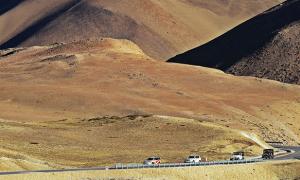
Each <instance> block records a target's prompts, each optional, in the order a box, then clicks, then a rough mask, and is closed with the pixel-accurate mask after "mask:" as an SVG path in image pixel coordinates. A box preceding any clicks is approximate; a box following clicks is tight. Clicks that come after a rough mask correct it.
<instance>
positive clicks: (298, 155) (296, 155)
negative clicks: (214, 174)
mask: <svg viewBox="0 0 300 180" xmlns="http://www.w3.org/2000/svg"><path fill="white" fill-rule="evenodd" d="M274 147H276V148H280V149H283V150H293V151H294V152H293V153H290V154H287V155H283V156H280V157H276V158H275V159H274V160H289V159H299V160H300V146H298V147H295V146H274ZM274 160H272V161H274ZM262 161H265V160H263V159H257V158H256V159H252V160H243V161H215V162H203V163H199V164H187V163H177V164H175V163H173V164H161V165H159V166H143V165H134V166H131V165H125V166H121V167H120V166H118V167H116V166H113V167H94V168H78V169H60V170H34V171H14V172H0V176H1V175H13V174H30V173H51V172H71V171H72V172H74V171H93V170H115V169H138V168H162V167H165V168H172V167H190V166H209V165H229V164H246V163H258V162H262Z"/></svg>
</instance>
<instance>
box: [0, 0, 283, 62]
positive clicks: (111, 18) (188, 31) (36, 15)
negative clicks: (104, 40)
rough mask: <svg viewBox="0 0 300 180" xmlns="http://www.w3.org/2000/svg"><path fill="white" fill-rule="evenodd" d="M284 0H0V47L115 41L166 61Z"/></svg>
mask: <svg viewBox="0 0 300 180" xmlns="http://www.w3.org/2000/svg"><path fill="white" fill-rule="evenodd" d="M281 1H282V0H251V1H249V0H239V1H236V0H225V1H224V0H222V1H221V0H210V1H207V0H163V1H161V0H131V1H130V3H129V2H128V1H119V0H52V1H43V2H42V3H41V2H40V1H22V0H19V1H18V0H14V1H11V2H10V3H7V1H3V2H2V1H0V3H1V4H0V7H1V9H0V13H1V16H0V32H1V37H0V45H1V46H0V47H1V48H2V49H4V48H9V47H16V46H20V45H21V46H32V45H45V44H51V43H56V42H71V41H74V40H82V39H86V38H95V37H97V38H99V37H112V38H122V39H128V40H131V41H133V42H135V43H136V44H138V45H139V46H140V47H141V48H142V49H143V50H144V52H146V54H148V55H150V56H151V57H155V58H157V59H168V58H170V57H172V56H174V55H176V54H178V53H181V52H184V51H186V50H188V49H191V48H193V47H195V46H197V45H199V44H203V43H205V42H208V41H209V40H211V39H213V38H215V37H216V36H219V35H221V34H223V33H224V32H226V31H227V30H229V29H231V28H232V27H234V26H236V25H238V24H240V23H241V22H243V21H245V20H247V19H249V18H251V17H253V16H255V15H257V14H259V13H261V12H263V11H264V10H266V9H268V8H270V7H272V6H274V5H276V4H278V3H279V2H281Z"/></svg>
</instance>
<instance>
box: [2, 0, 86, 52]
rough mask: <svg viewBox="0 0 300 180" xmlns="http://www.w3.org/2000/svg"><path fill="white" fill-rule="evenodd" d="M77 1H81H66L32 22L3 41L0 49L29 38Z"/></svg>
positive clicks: (78, 0)
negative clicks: (50, 12) (48, 13)
mask: <svg viewBox="0 0 300 180" xmlns="http://www.w3.org/2000/svg"><path fill="white" fill-rule="evenodd" d="M79 2H81V0H74V1H71V2H69V3H67V4H66V5H64V6H63V7H61V8H59V9H58V10H56V11H55V12H53V13H52V14H51V15H49V16H46V17H44V18H42V19H41V20H39V21H38V22H36V23H34V24H33V25H31V26H30V27H28V28H27V29H25V30H24V31H22V32H21V33H19V34H18V35H16V36H15V37H13V38H12V39H10V40H8V41H6V42H5V43H3V44H2V45H1V46H0V49H7V48H11V47H16V46H18V45H19V44H21V43H22V42H24V41H25V40H27V39H28V38H30V37H31V36H32V35H34V34H35V33H37V32H38V31H40V30H41V29H43V28H44V27H45V26H47V24H48V23H50V22H51V21H53V20H55V19H56V18H57V17H59V16H60V15H61V14H63V13H64V12H66V11H67V10H68V9H70V8H72V7H73V6H75V5H76V4H78V3H79Z"/></svg>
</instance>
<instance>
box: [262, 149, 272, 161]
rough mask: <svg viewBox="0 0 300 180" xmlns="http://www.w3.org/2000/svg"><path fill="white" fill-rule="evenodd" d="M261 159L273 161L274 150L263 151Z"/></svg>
mask: <svg viewBox="0 0 300 180" xmlns="http://www.w3.org/2000/svg"><path fill="white" fill-rule="evenodd" d="M262 158H263V159H274V149H264V151H263V154H262Z"/></svg>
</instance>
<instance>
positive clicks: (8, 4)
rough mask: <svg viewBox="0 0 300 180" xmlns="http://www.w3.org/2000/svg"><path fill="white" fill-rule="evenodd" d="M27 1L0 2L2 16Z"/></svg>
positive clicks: (1, 0)
mask: <svg viewBox="0 0 300 180" xmlns="http://www.w3.org/2000/svg"><path fill="white" fill-rule="evenodd" d="M24 1H25V0H0V16H1V15H2V14H4V13H6V12H7V11H9V10H11V9H13V8H14V7H16V6H17V5H19V4H20V3H22V2H24Z"/></svg>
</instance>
